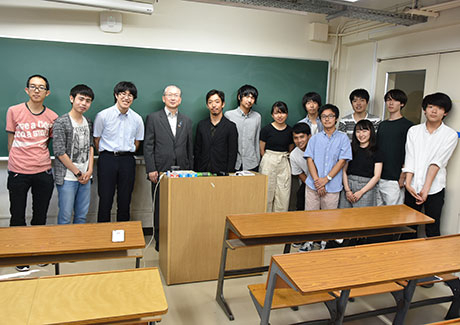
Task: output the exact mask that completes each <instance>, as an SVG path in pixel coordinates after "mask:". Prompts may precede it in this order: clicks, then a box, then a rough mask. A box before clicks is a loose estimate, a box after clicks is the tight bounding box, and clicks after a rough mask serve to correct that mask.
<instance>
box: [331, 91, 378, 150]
mask: <svg viewBox="0 0 460 325" xmlns="http://www.w3.org/2000/svg"><path fill="white" fill-rule="evenodd" d="M349 99H350V103H351V106H352V108H353V113H351V114H349V115H346V116H344V117H343V118H342V119H341V120H340V122H339V131H342V132H345V133H346V134H347V136H348V138H349V139H350V142H351V140H352V138H353V130H354V128H355V124H356V123H358V122H359V121H361V120H363V119H366V120H369V121H371V122H372V124H373V125H374V128H375V131H377V128H378V125H379V123H380V118H379V117H378V116H374V115H372V114H369V113H368V112H367V105H368V104H369V93H368V92H367V90H366V89H355V90H353V91H352V92H351V93H350V97H349Z"/></svg>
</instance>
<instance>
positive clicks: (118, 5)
mask: <svg viewBox="0 0 460 325" xmlns="http://www.w3.org/2000/svg"><path fill="white" fill-rule="evenodd" d="M45 1H50V2H59V3H67V4H73V5H79V6H86V7H96V8H104V9H112V10H120V11H129V12H135V13H139V14H145V15H151V14H152V13H153V4H151V3H144V2H135V1H126V0H45Z"/></svg>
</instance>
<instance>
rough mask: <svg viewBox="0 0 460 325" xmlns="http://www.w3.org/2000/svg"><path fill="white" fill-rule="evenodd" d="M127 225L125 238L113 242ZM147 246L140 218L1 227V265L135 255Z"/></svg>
mask: <svg viewBox="0 0 460 325" xmlns="http://www.w3.org/2000/svg"><path fill="white" fill-rule="evenodd" d="M118 229H123V230H124V231H125V241H124V242H121V243H113V242H112V231H113V230H118ZM144 247H145V240H144V235H143V232H142V224H141V222H140V221H128V222H112V223H111V222H107V223H87V224H74V225H46V226H29V227H7V228H0V267H5V266H15V265H30V264H46V263H56V274H59V264H58V263H61V262H75V261H86V260H94V259H107V258H123V257H135V258H136V267H138V266H139V260H140V258H142V251H141V248H144Z"/></svg>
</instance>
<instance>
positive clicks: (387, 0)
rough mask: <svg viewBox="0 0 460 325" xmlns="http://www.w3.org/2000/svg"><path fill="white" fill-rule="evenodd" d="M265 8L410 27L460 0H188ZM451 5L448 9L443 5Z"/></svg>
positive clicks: (458, 3)
mask: <svg viewBox="0 0 460 325" xmlns="http://www.w3.org/2000/svg"><path fill="white" fill-rule="evenodd" d="M185 1H194V2H207V3H214V4H220V5H231V6H243V7H249V8H258V9H266V10H280V11H290V12H298V13H319V14H325V15H326V19H327V20H329V21H330V20H333V19H336V18H339V17H345V18H348V19H353V20H364V21H376V22H380V23H387V24H396V25H405V26H410V25H414V24H419V23H424V22H426V21H427V20H428V17H430V16H434V17H436V16H437V15H438V12H439V11H441V10H447V9H450V8H453V7H458V6H460V0H412V1H401V0H399V1H398V0H358V1H356V2H353V3H352V2H347V1H341V0H185ZM446 3H448V4H450V6H449V7H447V9H446V8H445V7H443V6H442V5H441V4H446Z"/></svg>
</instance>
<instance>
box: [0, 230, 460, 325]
mask: <svg viewBox="0 0 460 325" xmlns="http://www.w3.org/2000/svg"><path fill="white" fill-rule="evenodd" d="M149 239H150V238H146V241H148V240H149ZM281 252H282V246H270V247H266V260H267V263H268V261H269V257H270V256H271V255H272V254H279V253H281ZM144 255H145V257H144V259H143V261H142V262H141V266H146V267H151V266H158V254H157V253H156V252H155V251H154V250H153V248H152V247H150V248H148V250H147V251H146V252H145V254H144ZM127 268H134V260H133V259H119V260H105V261H91V262H78V263H64V264H61V274H72V273H83V272H96V271H107V270H117V269H127ZM45 275H54V267H52V266H46V267H38V266H32V267H31V272H30V273H29V276H45ZM5 276H15V277H16V276H24V274H23V273H21V274H20V273H18V272H16V270H15V269H14V268H11V267H10V268H0V277H5ZM312 276H314V274H312ZM265 279H266V275H262V276H252V277H245V278H237V279H229V280H226V281H225V287H224V294H225V297H226V299H227V301H228V303H229V304H230V307H231V309H232V311H233V313H234V315H235V320H234V321H229V320H228V319H227V318H226V316H225V314H224V313H223V311H222V310H221V309H220V307H219V306H218V305H217V303H216V301H215V293H216V281H208V282H200V283H193V284H183V285H172V286H166V285H165V286H164V290H165V294H166V298H167V301H168V305H169V310H168V313H167V314H166V315H164V317H163V320H162V322H161V324H174V325H179V324H192V325H193V324H200V325H208V324H209V325H211V324H213V325H214V324H231V325H240V324H258V323H259V322H260V319H259V316H258V315H257V312H256V310H255V308H254V305H253V303H252V300H251V298H250V296H249V293H248V289H247V285H248V284H253V283H261V282H264V281H265ZM450 293H451V291H450V289H449V288H448V287H447V286H445V285H444V284H442V283H438V284H436V285H435V286H434V287H433V288H429V289H425V288H417V290H416V292H415V295H414V300H420V299H424V298H429V297H437V296H442V295H449V294H450ZM393 304H394V300H393V298H392V296H391V295H390V294H381V295H375V296H370V297H364V298H357V299H356V301H355V302H353V303H349V304H348V306H347V314H348V313H356V312H363V311H366V310H372V309H376V308H382V307H387V306H392V305H393ZM448 307H449V304H448V303H446V304H440V305H435V306H427V307H421V308H417V309H412V310H410V311H409V314H408V316H407V318H406V324H407V325H411V324H414V325H415V324H426V323H431V322H435V321H440V320H442V319H443V318H444V316H445V314H446V312H447V309H448ZM327 317H328V312H327V309H326V307H325V306H324V305H323V304H315V305H309V306H304V307H300V308H299V310H298V311H292V310H291V309H283V310H275V311H272V313H271V316H270V323H271V324H272V325H277V324H291V323H296V322H301V321H307V320H314V319H322V318H327ZM392 319H393V315H384V316H379V317H373V318H367V319H364V320H359V321H352V322H348V323H347V324H366V325H367V324H369V325H374V324H375V325H380V324H391V321H392ZM0 322H1V321H0Z"/></svg>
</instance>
